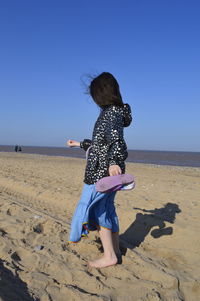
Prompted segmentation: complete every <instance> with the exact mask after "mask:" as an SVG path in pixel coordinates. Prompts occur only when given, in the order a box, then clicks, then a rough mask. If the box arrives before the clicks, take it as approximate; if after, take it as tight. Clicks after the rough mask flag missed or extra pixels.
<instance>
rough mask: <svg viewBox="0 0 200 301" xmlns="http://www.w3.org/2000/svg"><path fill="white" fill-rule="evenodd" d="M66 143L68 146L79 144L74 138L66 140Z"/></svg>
mask: <svg viewBox="0 0 200 301" xmlns="http://www.w3.org/2000/svg"><path fill="white" fill-rule="evenodd" d="M67 145H68V146H69V147H74V146H80V142H78V141H76V140H71V139H70V140H68V141H67Z"/></svg>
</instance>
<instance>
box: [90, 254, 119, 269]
mask: <svg viewBox="0 0 200 301" xmlns="http://www.w3.org/2000/svg"><path fill="white" fill-rule="evenodd" d="M117 261H118V260H117V257H116V256H113V257H105V256H103V257H102V258H100V259H96V260H93V261H89V262H88V265H89V266H90V267H93V268H105V267H109V266H111V265H115V264H117Z"/></svg>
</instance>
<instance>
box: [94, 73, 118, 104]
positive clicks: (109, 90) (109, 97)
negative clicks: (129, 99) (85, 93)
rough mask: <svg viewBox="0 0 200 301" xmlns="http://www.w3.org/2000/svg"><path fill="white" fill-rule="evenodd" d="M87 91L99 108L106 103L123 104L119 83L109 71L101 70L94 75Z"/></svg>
mask: <svg viewBox="0 0 200 301" xmlns="http://www.w3.org/2000/svg"><path fill="white" fill-rule="evenodd" d="M89 92H90V95H91V96H92V98H93V100H94V101H95V102H96V104H97V105H98V106H99V107H101V108H103V107H105V106H108V105H116V106H123V101H122V97H121V94H120V90H119V84H118V82H117V80H116V79H115V78H114V76H113V75H112V74H111V73H109V72H103V73H101V74H100V75H98V76H97V77H95V78H94V79H93V80H92V81H91V83H90V86H89Z"/></svg>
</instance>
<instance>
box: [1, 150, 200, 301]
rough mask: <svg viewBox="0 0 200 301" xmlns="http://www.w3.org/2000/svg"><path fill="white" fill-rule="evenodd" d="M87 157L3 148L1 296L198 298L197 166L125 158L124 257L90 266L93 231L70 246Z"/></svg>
mask: <svg viewBox="0 0 200 301" xmlns="http://www.w3.org/2000/svg"><path fill="white" fill-rule="evenodd" d="M84 167H85V160H83V159H77V158H65V157H54V156H52V157H49V156H42V155H33V154H23V153H6V152H2V153H0V300H3V301H8V300H13V301H18V300H20V301H21V300H23V301H26V300H41V301H51V300H53V301H66V300H69V301H71V300H74V301H77V300H94V301H95V300H113V301H126V300H127V301H129V300H131V301H139V300H140V301H148V300H152V301H157V300H163V301H174V300H185V301H193V300H194V301H197V300H198V299H199V296H200V255H199V250H200V239H199V233H198V232H199V231H198V229H199V215H200V193H199V189H200V168H190V167H172V166H171V167H170V166H158V165H147V164H145V165H144V164H134V163H128V164H127V172H129V173H132V174H133V175H135V178H136V188H135V189H134V190H132V191H127V192H118V194H117V197H116V208H117V213H118V216H119V221H120V244H121V249H122V251H123V257H122V264H120V265H116V266H113V267H109V268H105V269H101V270H99V269H88V268H87V260H91V259H95V258H96V257H99V256H101V244H100V242H99V238H98V233H97V232H91V233H90V234H89V237H88V238H85V239H83V240H82V241H81V242H80V243H78V244H68V243H67V239H68V234H69V229H70V220H71V217H72V214H73V211H74V209H75V206H76V203H77V201H78V199H79V197H80V194H81V191H82V186H83V183H82V180H83V174H84Z"/></svg>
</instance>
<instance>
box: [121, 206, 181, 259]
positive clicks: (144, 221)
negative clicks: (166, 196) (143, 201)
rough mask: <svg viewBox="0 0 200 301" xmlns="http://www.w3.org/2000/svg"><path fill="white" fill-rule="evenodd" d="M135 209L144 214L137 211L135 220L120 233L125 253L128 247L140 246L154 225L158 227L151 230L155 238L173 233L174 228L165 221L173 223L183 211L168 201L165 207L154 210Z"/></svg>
mask: <svg viewBox="0 0 200 301" xmlns="http://www.w3.org/2000/svg"><path fill="white" fill-rule="evenodd" d="M133 209H135V210H140V211H142V212H144V214H143V213H137V214H136V219H135V220H134V222H133V223H132V224H131V225H130V226H129V228H128V229H127V230H126V231H125V232H124V233H123V234H121V235H120V247H121V249H122V253H123V255H125V254H126V250H127V248H129V249H134V248H135V247H139V245H140V244H141V243H142V242H143V241H144V240H145V237H146V236H147V235H148V234H149V232H150V231H151V229H152V228H153V227H156V226H157V227H158V228H156V229H154V230H152V231H151V236H153V237H154V238H159V237H161V236H163V235H172V233H173V228H172V227H166V225H165V223H164V222H169V223H171V224H173V223H174V221H175V216H176V213H180V212H181V210H180V209H179V206H178V205H177V204H173V203H167V204H166V205H165V206H164V207H163V208H159V209H158V208H155V209H153V210H146V209H141V208H133Z"/></svg>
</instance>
